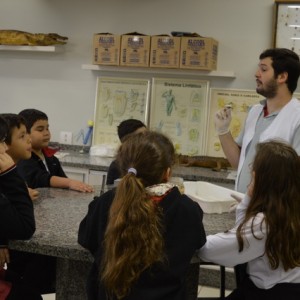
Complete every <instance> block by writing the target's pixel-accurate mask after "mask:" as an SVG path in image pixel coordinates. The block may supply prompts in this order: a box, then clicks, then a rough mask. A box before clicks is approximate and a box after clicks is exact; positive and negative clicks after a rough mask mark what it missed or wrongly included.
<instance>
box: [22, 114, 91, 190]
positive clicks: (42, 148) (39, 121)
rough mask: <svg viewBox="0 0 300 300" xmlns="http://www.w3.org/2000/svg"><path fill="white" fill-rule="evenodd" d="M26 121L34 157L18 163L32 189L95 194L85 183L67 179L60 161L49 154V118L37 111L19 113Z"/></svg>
mask: <svg viewBox="0 0 300 300" xmlns="http://www.w3.org/2000/svg"><path fill="white" fill-rule="evenodd" d="M19 115H20V116H22V117H23V118H24V119H25V122H26V127H27V131H28V132H29V134H30V138H31V144H32V155H31V158H30V159H28V160H23V161H21V162H20V163H18V167H19V171H20V173H21V175H22V176H23V178H24V179H25V180H26V182H27V184H28V186H29V187H30V188H38V187H56V188H69V189H71V190H75V191H79V192H93V188H92V187H91V186H90V185H88V184H85V183H84V182H81V181H78V180H74V179H70V178H67V176H66V174H65V172H64V171H63V169H62V167H61V164H60V162H59V160H58V159H57V158H56V157H55V156H54V155H52V156H51V155H49V154H48V153H47V147H48V144H49V141H50V138H51V133H50V130H49V123H48V116H47V115H46V114H45V113H43V112H42V111H39V110H37V109H24V110H22V111H21V112H20V113H19Z"/></svg>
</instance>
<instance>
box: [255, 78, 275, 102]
mask: <svg viewBox="0 0 300 300" xmlns="http://www.w3.org/2000/svg"><path fill="white" fill-rule="evenodd" d="M277 90H278V86H277V83H276V80H275V79H272V80H270V81H269V82H268V83H267V84H266V88H265V89H264V88H256V92H257V93H258V94H260V95H262V96H264V97H266V98H269V99H270V98H274V97H275V96H276V95H277Z"/></svg>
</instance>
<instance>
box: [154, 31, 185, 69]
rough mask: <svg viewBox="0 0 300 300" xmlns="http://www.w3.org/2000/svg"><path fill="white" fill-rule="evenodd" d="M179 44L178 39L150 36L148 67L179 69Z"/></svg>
mask: <svg viewBox="0 0 300 300" xmlns="http://www.w3.org/2000/svg"><path fill="white" fill-rule="evenodd" d="M180 42H181V38H180V37H173V36H172V37H170V36H168V35H156V36H152V37H151V51H150V67H158V68H179V58H180Z"/></svg>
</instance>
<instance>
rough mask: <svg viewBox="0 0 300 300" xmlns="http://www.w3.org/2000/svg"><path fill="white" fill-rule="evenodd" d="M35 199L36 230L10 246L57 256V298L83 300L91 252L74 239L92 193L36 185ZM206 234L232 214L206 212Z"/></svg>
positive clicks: (195, 271)
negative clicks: (39, 187) (37, 196)
mask: <svg viewBox="0 0 300 300" xmlns="http://www.w3.org/2000/svg"><path fill="white" fill-rule="evenodd" d="M39 191H40V198H39V200H37V201H35V203H34V210H35V218H36V232H35V234H34V236H33V237H32V238H31V239H30V240H29V241H11V242H10V243H9V247H10V248H11V249H16V250H21V251H25V252H33V253H40V254H45V255H51V256H55V257H57V286H56V300H84V299H86V297H85V280H86V276H87V273H88V270H89V268H90V265H91V262H92V256H91V255H90V253H89V252H88V251H87V250H85V249H84V248H82V247H81V246H80V245H79V244H78V243H77V232H78V227H79V223H80V221H81V220H82V219H83V217H84V216H85V214H86V212H87V209H88V204H89V203H90V201H91V200H92V199H93V197H94V195H99V187H96V192H95V193H94V194H84V193H79V192H75V191H70V190H66V189H55V188H44V189H39ZM203 222H204V226H205V229H206V231H207V233H208V234H210V233H216V232H219V231H223V230H225V229H227V228H229V227H231V226H232V225H233V223H234V214H228V213H225V214H205V215H204V221H203ZM198 275H199V261H198V260H197V259H193V261H192V263H191V270H190V276H189V291H190V292H191V294H190V295H189V297H188V299H189V300H192V299H193V300H194V299H196V294H195V293H193V291H194V290H195V289H194V287H195V286H196V287H197V284H198Z"/></svg>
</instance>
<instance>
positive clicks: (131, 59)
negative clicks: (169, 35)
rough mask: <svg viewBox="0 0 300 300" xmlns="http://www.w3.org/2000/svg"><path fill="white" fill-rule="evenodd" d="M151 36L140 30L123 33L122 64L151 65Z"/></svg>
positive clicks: (132, 65)
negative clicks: (139, 31)
mask: <svg viewBox="0 0 300 300" xmlns="http://www.w3.org/2000/svg"><path fill="white" fill-rule="evenodd" d="M150 42H151V40H150V36H149V35H144V34H141V33H138V32H132V33H127V34H123V35H122V37H121V56H120V65H121V66H130V67H149V58H150Z"/></svg>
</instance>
